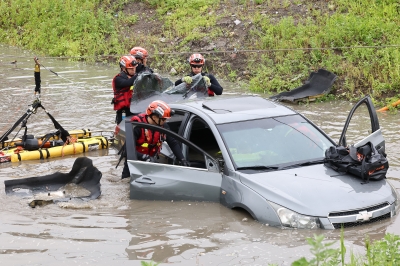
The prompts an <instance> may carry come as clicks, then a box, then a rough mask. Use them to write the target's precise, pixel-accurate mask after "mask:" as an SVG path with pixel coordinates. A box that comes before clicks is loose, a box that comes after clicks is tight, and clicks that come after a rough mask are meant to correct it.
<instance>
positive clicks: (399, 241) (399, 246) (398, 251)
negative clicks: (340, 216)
mask: <svg viewBox="0 0 400 266" xmlns="http://www.w3.org/2000/svg"><path fill="white" fill-rule="evenodd" d="M323 240H324V236H323V235H319V236H317V235H315V236H314V238H308V239H307V242H308V244H309V245H310V246H311V253H312V254H313V256H314V257H313V258H312V259H310V260H307V259H306V258H304V257H303V258H301V259H299V260H297V261H295V262H293V264H292V265H293V266H318V265H320V266H328V265H329V266H336V265H343V266H344V265H347V266H364V265H365V266H366V265H370V266H394V265H399V264H400V237H399V236H397V235H393V234H386V235H385V237H384V238H383V239H381V240H378V241H375V242H374V243H371V242H370V241H369V240H368V239H366V241H365V255H364V256H362V255H356V254H354V253H353V252H351V254H350V257H349V262H347V263H346V262H345V255H346V248H345V246H344V237H343V231H342V236H341V239H340V248H337V249H334V248H332V247H331V246H332V245H333V244H334V242H330V243H324V242H323Z"/></svg>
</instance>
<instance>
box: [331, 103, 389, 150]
mask: <svg viewBox="0 0 400 266" xmlns="http://www.w3.org/2000/svg"><path fill="white" fill-rule="evenodd" d="M367 142H371V143H372V144H373V145H374V146H375V148H376V149H377V150H378V151H383V152H384V151H385V139H384V138H383V135H382V132H381V129H380V126H379V121H378V116H377V113H376V110H375V107H374V104H373V103H372V100H371V98H370V97H369V96H365V97H364V98H362V99H361V100H360V101H359V102H357V103H356V104H355V105H354V107H353V108H352V109H351V111H350V113H349V115H348V117H347V120H346V123H345V125H344V128H343V131H342V134H341V136H340V139H339V143H338V144H339V145H342V146H344V147H347V146H348V145H354V146H355V147H360V146H362V145H364V144H366V143H367Z"/></svg>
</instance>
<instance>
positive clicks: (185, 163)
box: [179, 159, 190, 167]
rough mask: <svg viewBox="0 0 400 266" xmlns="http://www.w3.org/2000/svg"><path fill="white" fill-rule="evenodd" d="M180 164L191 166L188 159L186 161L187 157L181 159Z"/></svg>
mask: <svg viewBox="0 0 400 266" xmlns="http://www.w3.org/2000/svg"><path fill="white" fill-rule="evenodd" d="M179 164H180V165H182V166H187V167H190V163H189V162H188V161H186V160H185V159H182V160H180V161H179Z"/></svg>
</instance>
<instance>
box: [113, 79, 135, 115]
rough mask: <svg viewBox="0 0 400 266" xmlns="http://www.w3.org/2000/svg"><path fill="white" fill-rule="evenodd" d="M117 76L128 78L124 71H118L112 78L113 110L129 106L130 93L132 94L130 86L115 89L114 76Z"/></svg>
mask: <svg viewBox="0 0 400 266" xmlns="http://www.w3.org/2000/svg"><path fill="white" fill-rule="evenodd" d="M118 76H121V77H125V78H128V76H127V75H126V73H124V72H120V73H118V74H117V75H116V76H115V77H114V78H113V80H112V88H113V91H114V99H113V103H114V110H121V109H122V108H130V106H131V99H132V94H133V90H131V87H125V88H121V89H119V90H117V88H116V87H115V78H116V77H118Z"/></svg>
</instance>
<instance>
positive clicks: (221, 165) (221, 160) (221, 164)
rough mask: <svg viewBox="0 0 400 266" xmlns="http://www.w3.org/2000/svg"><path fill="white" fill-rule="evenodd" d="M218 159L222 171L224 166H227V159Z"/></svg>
mask: <svg viewBox="0 0 400 266" xmlns="http://www.w3.org/2000/svg"><path fill="white" fill-rule="evenodd" d="M217 161H218V166H219V169H220V170H221V171H223V169H224V167H225V161H224V159H223V158H218V159H217Z"/></svg>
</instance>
